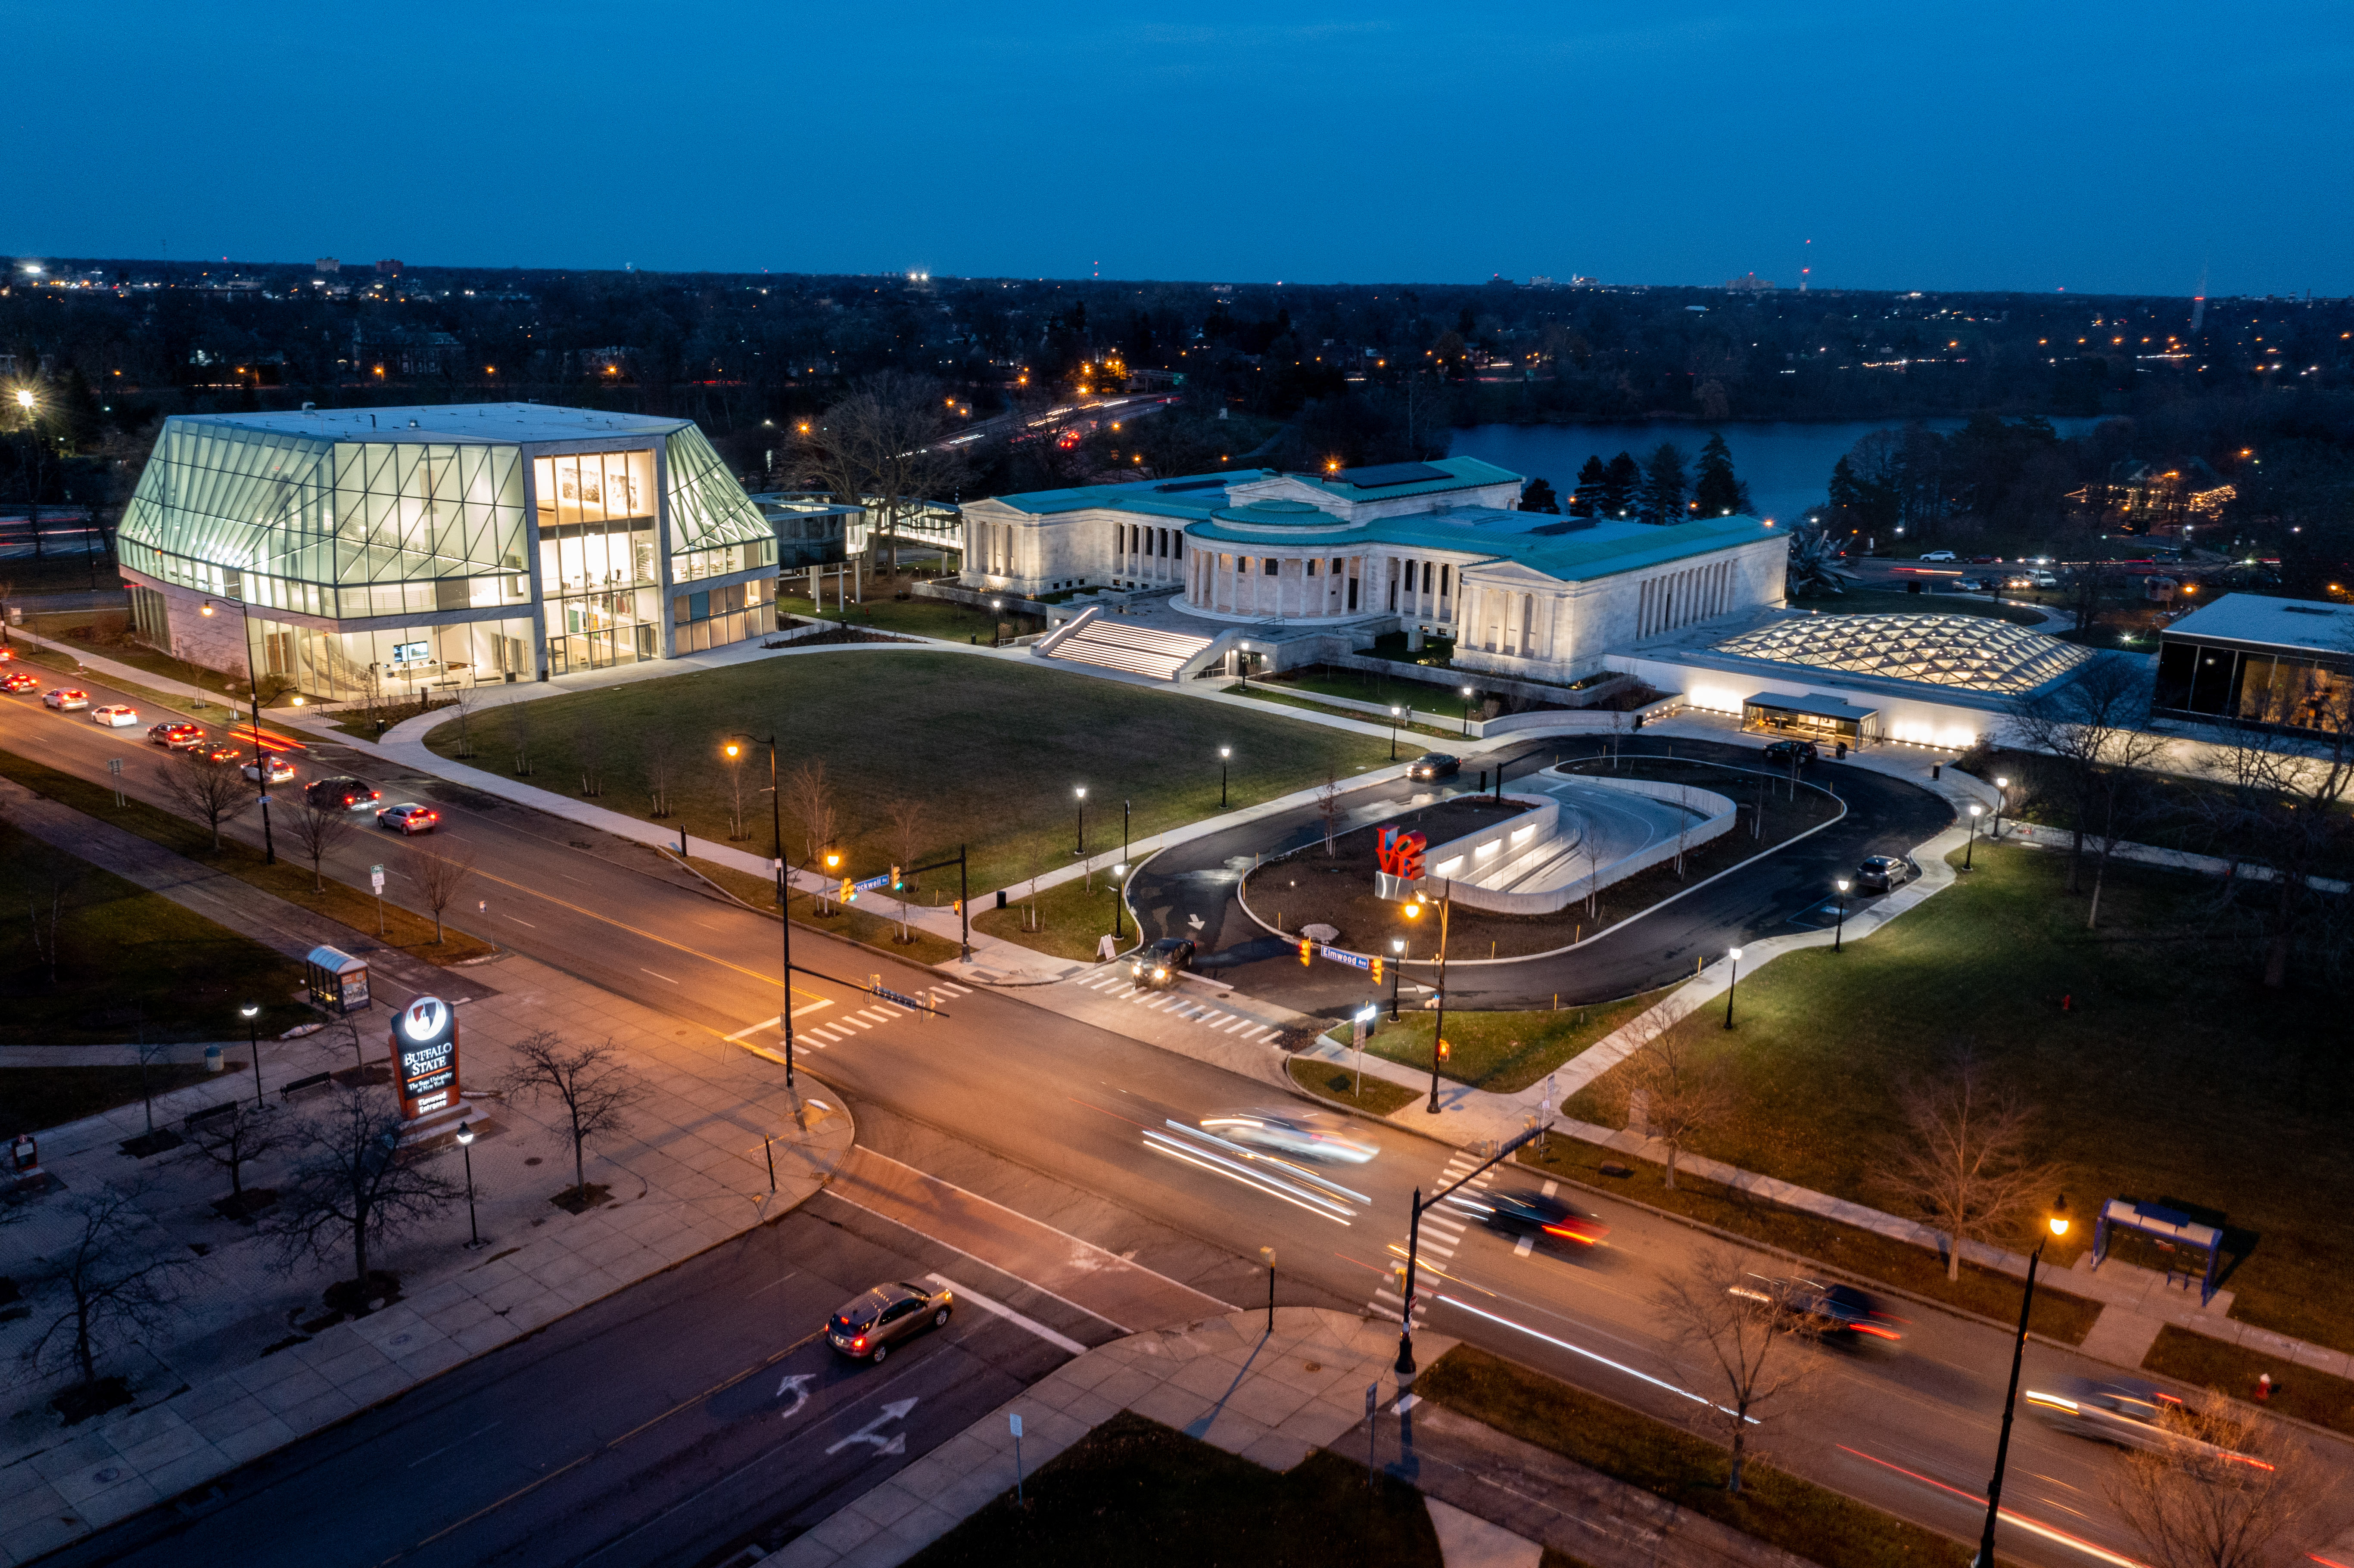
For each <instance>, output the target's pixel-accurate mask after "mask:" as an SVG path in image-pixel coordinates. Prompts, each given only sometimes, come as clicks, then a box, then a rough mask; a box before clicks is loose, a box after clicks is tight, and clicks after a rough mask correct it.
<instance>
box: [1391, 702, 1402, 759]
mask: <svg viewBox="0 0 2354 1568" xmlns="http://www.w3.org/2000/svg"><path fill="white" fill-rule="evenodd" d="M1401 716H1403V715H1401V714H1400V712H1399V710H1398V709H1397V708H1395V707H1392V708H1391V709H1390V760H1391V761H1392V762H1395V761H1396V760H1397V726H1398V719H1399V718H1400V717H1401Z"/></svg>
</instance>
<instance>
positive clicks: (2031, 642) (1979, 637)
mask: <svg viewBox="0 0 2354 1568" xmlns="http://www.w3.org/2000/svg"><path fill="white" fill-rule="evenodd" d="M1711 651H1712V652H1717V653H1723V654H1727V655H1730V656H1732V657H1734V658H1737V659H1763V660H1770V661H1772V662H1775V663H1777V664H1800V665H1806V666H1808V667H1811V668H1814V669H1819V670H1841V671H1846V672H1848V673H1852V674H1857V675H1876V676H1879V677H1881V678H1882V679H1884V680H1892V681H1917V682H1920V683H1924V684H1926V685H1933V686H1953V687H1958V688H1960V689H1962V690H1964V691H1970V692H1981V693H1986V694H1990V695H1999V696H2011V695H2019V694H2024V693H2028V692H2031V691H2034V690H2035V689H2036V688H2037V687H2039V686H2041V685H2044V684H2045V683H2048V682H2051V681H2052V680H2054V679H2056V678H2058V677H2059V676H2061V675H2064V674H2066V673H2068V672H2069V671H2071V670H2073V669H2075V668H2076V667H2077V666H2078V665H2080V664H2082V663H2084V662H2085V661H2087V660H2089V659H2091V658H2092V657H2093V652H2092V650H2090V649H2088V648H2081V647H2078V646H2077V645H2076V644H2074V643H2073V642H2062V641H2060V640H2059V639H2058V638H2056V637H2046V636H2045V635H2043V633H2041V632H2040V631H2031V630H2028V629H2027V628H2026V627H2023V626H2016V625H2013V624H2012V623H2011V622H2009V621H2007V620H1995V619H1994V618H1993V617H1991V616H1984V615H1796V616H1788V617H1785V618H1781V619H1777V620H1772V621H1769V622H1767V623H1766V624H1765V625H1764V626H1759V627H1755V628H1753V629H1751V630H1747V631H1744V632H1741V633H1739V634H1738V635H1736V636H1734V637H1730V638H1727V639H1726V640H1725V641H1722V642H1719V643H1716V644H1715V645H1714V646H1713V648H1712V650H1711Z"/></svg>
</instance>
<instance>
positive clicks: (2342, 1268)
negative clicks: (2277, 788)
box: [1568, 842, 2354, 1349]
mask: <svg viewBox="0 0 2354 1568" xmlns="http://www.w3.org/2000/svg"><path fill="white" fill-rule="evenodd" d="M1976 859H1977V866H1978V869H1977V870H1976V871H1975V872H1974V873H1972V874H1971V875H1970V876H1969V877H1967V879H1965V880H1964V881H1963V882H1962V883H1961V885H1958V886H1956V887H1954V888H1951V889H1949V890H1947V891H1946V892H1944V893H1940V894H1939V895H1936V896H1935V897H1934V898H1932V899H1930V900H1928V901H1927V902H1926V903H1925V904H1923V905H1921V906H1918V907H1917V908H1915V909H1914V910H1912V911H1910V912H1909V913H1907V914H1905V915H1903V916H1900V917H1899V918H1898V919H1896V920H1895V921H1893V922H1892V923H1891V924H1889V925H1888V926H1886V927H1882V928H1881V929H1880V930H1879V931H1877V932H1875V933H1874V934H1873V935H1872V937H1871V938H1869V939H1867V940H1863V941H1851V942H1850V943H1849V944H1848V947H1847V950H1846V951H1845V952H1844V953H1841V954H1833V953H1832V952H1830V951H1829V949H1827V948H1810V949H1808V950H1806V951H1802V952H1797V953H1792V954H1787V955H1785V956H1784V957H1782V958H1779V959H1775V960H1774V961H1773V962H1772V963H1770V964H1768V965H1766V966H1765V967H1764V968H1763V969H1758V970H1756V971H1755V973H1754V974H1745V975H1744V976H1743V977H1742V980H1741V991H1740V996H1739V1002H1738V1012H1737V1017H1738V1027H1737V1028H1736V1029H1735V1030H1734V1031H1732V1032H1730V1033H1728V1032H1725V1031H1723V1030H1721V1029H1720V1028H1718V1027H1716V1024H1715V1018H1714V1015H1712V1016H1709V1017H1696V1018H1694V1019H1693V1020H1691V1021H1690V1022H1688V1023H1687V1024H1685V1025H1684V1026H1683V1027H1686V1028H1688V1029H1691V1031H1692V1032H1693V1033H1694V1035H1695V1037H1696V1038H1697V1040H1698V1041H1699V1042H1700V1043H1701V1044H1702V1050H1703V1052H1704V1054H1706V1055H1707V1056H1710V1057H1713V1058H1715V1059H1717V1060H1719V1061H1721V1062H1723V1064H1724V1067H1725V1070H1726V1071H1727V1073H1728V1075H1729V1076H1730V1077H1731V1080H1732V1082H1733V1084H1734V1088H1735V1090H1736V1102H1737V1109H1736V1110H1735V1111H1734V1114H1733V1115H1731V1116H1730V1117H1729V1118H1726V1120H1725V1121H1724V1122H1723V1124H1722V1125H1721V1126H1720V1127H1718V1128H1716V1129H1715V1130H1713V1131H1712V1132H1709V1133H1706V1134H1703V1135H1702V1136H1701V1137H1700V1138H1698V1139H1695V1140H1694V1147H1695V1149H1696V1150H1697V1151H1698V1152H1701V1153H1703V1154H1708V1155H1712V1156H1714V1157H1715V1158H1717V1159H1720V1160H1727V1161H1730V1162H1731V1163H1733V1164H1734V1165H1737V1166H1741V1167H1743V1168H1744V1169H1747V1170H1751V1171H1763V1172H1765V1173H1766V1174H1769V1175H1773V1176H1778V1177H1782V1178H1784V1179H1787V1180H1788V1181H1796V1182H1797V1183H1799V1184H1800V1185H1802V1186H1806V1187H1810V1188H1813V1189H1814V1190H1816V1191H1818V1192H1829V1193H1833V1194H1836V1195H1838V1196H1841V1197H1850V1198H1855V1199H1858V1200H1860V1201H1863V1202H1877V1203H1881V1204H1883V1205H1884V1204H1885V1203H1886V1202H1888V1201H1889V1200H1888V1195H1887V1194H1885V1193H1884V1192H1881V1191H1879V1190H1878V1189H1877V1188H1876V1186H1875V1183H1874V1181H1873V1176H1872V1165H1873V1150H1874V1145H1875V1142H1876V1140H1877V1139H1880V1138H1881V1137H1882V1136H1883V1135H1886V1134H1888V1133H1889V1132H1890V1131H1892V1130H1893V1128H1896V1127H1897V1126H1898V1125H1899V1122H1898V1118H1897V1115H1896V1110H1895V1100H1894V1091H1895V1088H1896V1086H1897V1085H1898V1084H1899V1083H1900V1082H1901V1081H1903V1080H1904V1079H1905V1078H1907V1077H1909V1076H1914V1075H1922V1074H1925V1073H1928V1072H1931V1071H1934V1070H1935V1069H1936V1068H1937V1067H1938V1066H1939V1065H1941V1064H1943V1063H1944V1062H1946V1061H1948V1060H1950V1059H1951V1058H1952V1057H1953V1056H1954V1054H1956V1053H1958V1052H1961V1051H1968V1052H1971V1053H1973V1054H1975V1055H1976V1056H1977V1057H1978V1060H1979V1062H1980V1064H1981V1065H1982V1067H1983V1068H1984V1070H1985V1071H1987V1072H1988V1074H1989V1075H1991V1077H1992V1079H1993V1080H1994V1081H1995V1082H1996V1083H1998V1084H2000V1085H2004V1086H2012V1087H2015V1088H2016V1089H2017V1090H2018V1091H2019V1092H2020V1095H2022V1096H2023V1097H2025V1098H2026V1099H2027V1100H2028V1101H2029V1102H2030V1103H2031V1104H2032V1105H2034V1106H2035V1107H2038V1108H2039V1109H2040V1111H2041V1117H2040V1121H2039V1129H2040V1143H2041V1152H2042V1153H2043V1154H2045V1155H2046V1156H2048V1157H2050V1158H2052V1159H2053V1160H2059V1161H2061V1162H2062V1164H2063V1166H2064V1167H2065V1170H2066V1171H2067V1174H2066V1176H2065V1178H2064V1180H2063V1181H2062V1189H2063V1190H2064V1191H2065V1192H2066V1193H2067V1195H2068V1198H2069V1202H2070V1204H2071V1206H2072V1207H2073V1209H2074V1210H2075V1212H2076V1213H2078V1214H2079V1215H2080V1216H2083V1217H2084V1219H2085V1220H2087V1221H2089V1219H2090V1218H2091V1216H2092V1215H2094V1213H2097V1212H2098V1210H2099V1207H2100V1205H2101V1203H2102V1202H2104V1201H2105V1200H2106V1199H2108V1198H2110V1197H2113V1196H2125V1197H2133V1198H2138V1199H2142V1200H2145V1201H2150V1202H2162V1203H2165V1204H2167V1205H2168V1206H2170V1207H2174V1208H2179V1209H2183V1210H2187V1211H2189V1212H2190V1213H2192V1214H2193V1215H2195V1216H2197V1217H2199V1218H2201V1219H2205V1220H2210V1221H2212V1222H2216V1223H2220V1224H2222V1225H2223V1227H2224V1233H2225V1251H2226V1268H2227V1271H2228V1272H2227V1274H2226V1277H2225V1278H2224V1281H2223V1283H2224V1285H2225V1286H2226V1287H2228V1288H2230V1289H2232V1290H2233V1291H2235V1292H2236V1293H2237V1299H2236V1301H2235V1303H2234V1306H2233V1308H2232V1312H2233V1316H2235V1317H2237V1318H2240V1319H2244V1320H2246V1321H2248V1322H2252V1323H2256V1324H2260V1325H2262V1326H2263V1327H2264V1328H2267V1329H2272V1330H2277V1331H2279V1332H2281V1333H2285V1334H2293V1335H2296V1336H2297V1337H2299V1338H2301V1339H2306V1340H2316V1341H2318V1342H2320V1343H2323V1344H2327V1345H2331V1346H2335V1347H2338V1348H2340V1349H2354V1289H2349V1284H2348V1279H2349V1271H2354V1219H2349V1216H2354V1162H2349V1161H2348V1160H2340V1159H2337V1158H2335V1157H2330V1156H2328V1152H2327V1151H2330V1150H2336V1149H2337V1148H2338V1146H2339V1144H2340V1143H2341V1142H2342V1140H2343V1137H2344V1129H2345V1128H2346V1125H2347V1118H2348V1114H2349V1110H2354V1059H2349V1056H2348V1054H2347V1053H2346V1052H2345V1051H2344V1050H2343V1049H2342V1046H2341V1044H2340V1042H2341V1041H2342V1040H2343V1039H2344V1027H2345V1025H2344V1021H2343V1018H2342V1016H2341V1014H2340V1012H2339V1008H2340V1007H2341V1006H2342V1001H2341V1000H2340V998H2339V996H2338V991H2337V989H2336V988H2335V987H2334V986H2332V985H2330V984H2329V983H2327V980H2325V978H2324V977H2322V976H2320V975H2317V974H2301V975H2299V976H2298V977H2297V984H2296V987H2295V988H2294V989H2290V990H2287V991H2266V990H2264V988H2263V987H2262V986H2261V985H2260V984H2258V983H2256V981H2257V976H2258V973H2259V969H2260V963H2259V958H2260V956H2259V955H2258V954H2256V953H2255V952H2253V950H2252V949H2251V948H2248V947H2246V946H2244V945H2243V944H2242V943H2241V942H2240V941H2238V940H2237V939H2236V938H2234V936H2233V935H2232V928H2230V927H2221V926H2219V925H2218V924H2217V923H2216V921H2215V919H2214V917H2213V915H2212V909H2211V899H2212V889H2211V885H2210V884H2209V883H2208V882H2206V881H2205V880H2203V879H2201V878H2198V877H2194V876H2190V875H2188V874H2182V873H2179V872H2168V871H2160V870H2156V869H2153V868H2147V867H2141V866H2135V865H2129V864H2122V863H2121V864H2117V865H2114V866H2112V867H2111V868H2110V870H2109V875H2108V885H2107V889H2106V891H2105V894H2104V895H2103V899H2102V905H2101V919H2102V925H2101V928H2100V929H2099V930H2096V931H2087V930H2086V929H2085V928H2084V916H2085V901H2084V898H2082V897H2079V896H2071V895H2068V894H2067V893H2066V892H2065V891H2064V885H2065V882H2064V879H2065V876H2066V870H2067V867H2066V863H2065V859H2064V857H2062V856H2060V855H2056V854H2050V853H2043V852H2041V851H2036V850H2031V849H2025V848H2021V847H2018V846H2014V845H1989V844H1988V843H1985V842H1980V843H1979V844H1978V851H1977V857H1976ZM1618 1076H1619V1075H1617V1074H1613V1075H1606V1077H1605V1078H1604V1079H1603V1080H1602V1081H1600V1082H1599V1083H1597V1084H1596V1085H1595V1086H1591V1087H1590V1088H1588V1089H1587V1090H1586V1091H1585V1093H1584V1094H1582V1095H1580V1096H1579V1097H1577V1098H1576V1099H1575V1100H1573V1101H1572V1102H1571V1104H1570V1106H1569V1107H1568V1109H1569V1114H1571V1115H1573V1116H1575V1117H1578V1118H1582V1119H1585V1120H1589V1121H1597V1122H1604V1123H1606V1124H1607V1125H1610V1126H1614V1127H1615V1126H1617V1125H1620V1122H1621V1120H1622V1119H1623V1107H1624V1103H1625V1101H1624V1090H1623V1086H1619V1085H1618V1084H1617V1083H1616V1082H1615V1080H1616V1079H1617V1077H1618ZM2090 1229H2091V1227H2090V1225H2089V1224H2083V1225H2080V1226H2079V1227H2078V1230H2079V1232H2080V1233H2084V1234H2085V1239H2086V1240H2087V1241H2089V1234H2088V1233H2089V1231H2090ZM2073 1239H2074V1237H2073V1236H2072V1238H2071V1240H2072V1241H2073ZM2074 1250H2075V1249H2074V1248H2073V1247H2070V1248H2068V1249H2067V1252H2066V1253H2065V1254H2063V1255H2062V1257H2063V1261H2064V1257H2065V1256H2066V1255H2073V1251H2074Z"/></svg>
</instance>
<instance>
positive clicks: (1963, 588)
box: [1954, 577, 1986, 593]
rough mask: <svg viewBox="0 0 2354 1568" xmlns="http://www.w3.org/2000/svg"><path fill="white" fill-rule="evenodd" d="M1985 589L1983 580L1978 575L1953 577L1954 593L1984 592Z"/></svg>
mask: <svg viewBox="0 0 2354 1568" xmlns="http://www.w3.org/2000/svg"><path fill="white" fill-rule="evenodd" d="M1985 589H1986V584H1985V582H1983V581H1982V580H1980V579H1979V578H1978V577H1956V578H1955V579H1954V591H1955V592H1956V593H1981V592H1984V591H1985Z"/></svg>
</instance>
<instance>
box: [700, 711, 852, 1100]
mask: <svg viewBox="0 0 2354 1568" xmlns="http://www.w3.org/2000/svg"><path fill="white" fill-rule="evenodd" d="M746 746H765V747H768V748H769V832H770V833H771V834H772V835H774V842H773V844H772V846H771V847H772V849H773V852H774V859H773V861H772V862H771V863H772V864H773V866H774V867H775V870H776V873H777V928H778V930H779V931H780V932H781V933H782V937H781V938H780V944H781V946H780V952H781V955H782V956H781V959H780V960H779V961H780V963H781V964H782V967H781V968H780V969H779V970H778V971H777V978H778V980H780V981H781V982H782V983H783V986H784V996H783V999H782V1001H779V1004H778V1007H777V1020H778V1022H779V1024H781V1025H782V1026H783V1029H784V1032H785V1087H787V1088H789V1089H790V1088H791V1087H792V1086H793V913H792V907H791V906H790V904H789V903H788V902H787V895H788V893H789V892H790V886H789V885H788V884H787V883H786V881H785V818H784V809H783V807H781V806H780V805H779V804H778V802H779V800H781V799H782V792H781V791H780V790H779V789H778V787H777V737H776V736H773V735H772V736H767V737H766V738H760V737H758V736H752V735H748V734H747V735H738V736H736V737H735V738H733V739H731V740H730V741H728V743H727V744H726V747H723V748H722V749H723V750H725V751H726V754H727V756H728V758H729V759H730V760H733V759H734V758H736V756H737V753H738V751H739V749H740V748H741V747H746ZM837 859H838V857H836V856H833V855H828V856H827V857H826V864H827V867H828V868H829V869H831V868H832V865H833V864H834V863H835V862H836V860H837Z"/></svg>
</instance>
